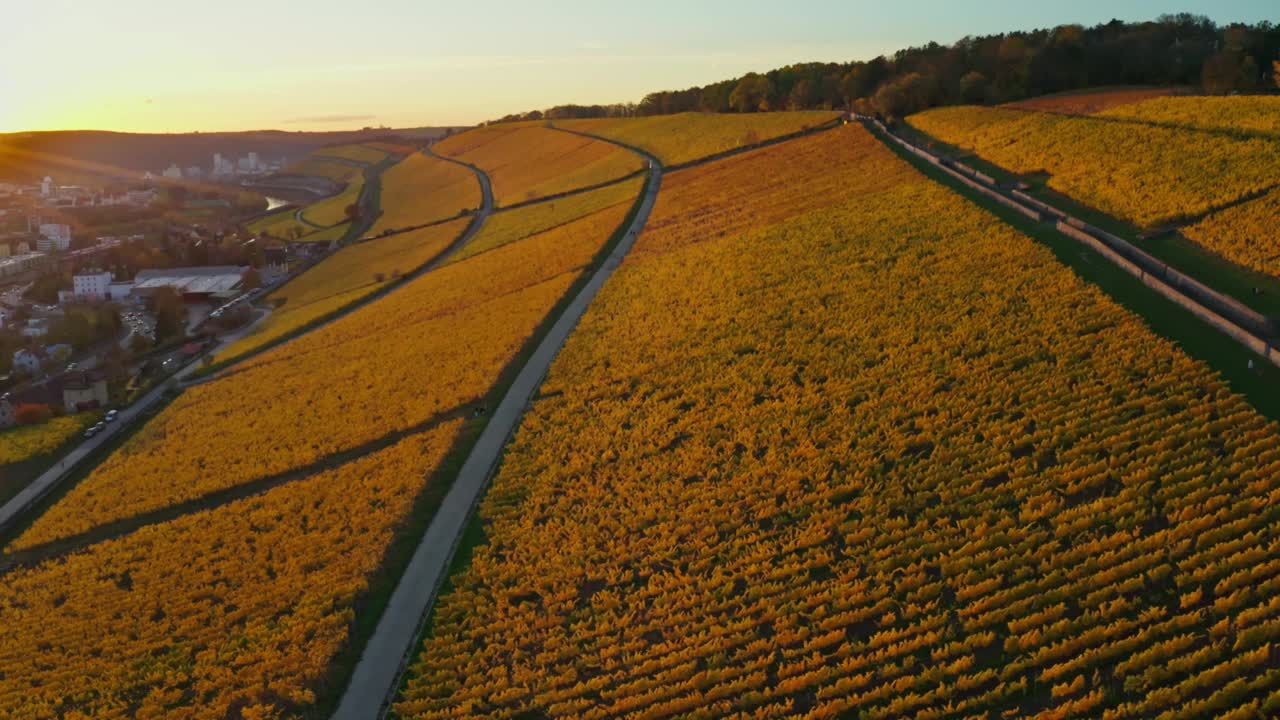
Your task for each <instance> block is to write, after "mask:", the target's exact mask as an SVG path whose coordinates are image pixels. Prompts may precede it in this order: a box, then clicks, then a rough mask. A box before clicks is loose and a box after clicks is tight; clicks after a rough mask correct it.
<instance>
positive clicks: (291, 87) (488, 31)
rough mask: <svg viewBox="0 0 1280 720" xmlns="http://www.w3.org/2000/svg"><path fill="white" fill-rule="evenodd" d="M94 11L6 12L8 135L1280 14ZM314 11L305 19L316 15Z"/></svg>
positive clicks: (314, 112)
mask: <svg viewBox="0 0 1280 720" xmlns="http://www.w3.org/2000/svg"><path fill="white" fill-rule="evenodd" d="M1044 5H1047V4H1045V3H1028V2H1025V0H1022V1H1017V2H1015V1H1013V0H987V1H984V2H977V1H968V2H957V1H955V0H953V1H951V2H948V1H947V0H917V1H916V2H912V3H884V2H871V1H868V0H843V1H842V0H791V1H790V2H786V3H782V2H778V0H768V2H766V1H764V0H648V1H647V2H644V3H636V2H621V1H618V0H543V1H542V2H537V3H534V2H527V1H525V2H514V1H509V0H489V1H488V2H453V1H451V2H438V1H436V0H431V1H429V2H421V1H419V2H414V1H412V0H370V1H368V2H364V3H352V2H350V0H342V1H340V2H339V1H337V0H311V1H310V2H291V3H290V2H279V1H278V0H219V1H218V2H204V3H199V4H195V3H184V2H174V0H167V1H161V0H117V1H116V2H111V3H98V2H86V1H85V0H43V1H42V2H25V3H21V4H17V5H16V7H12V8H8V9H6V11H5V12H4V14H3V15H0V132H16V131H24V130H48V129H89V128H92V129H104V130H127V131H144V132H185V131H190V130H205V131H213V130H249V129H267V128H275V129H282V130H331V129H348V128H358V127H361V126H364V125H390V126H396V127H409V126H422V125H467V124H472V123H475V122H479V121H482V120H485V119H489V118H493V117H497V116H500V115H503V114H506V113H509V112H516V111H522V110H529V109H534V108H543V107H548V106H551V105H556V104H561V103H568V102H578V103H584V104H590V103H608V102H621V101H637V100H639V99H640V98H641V97H643V95H644V94H645V93H646V92H650V91H654V90H664V89H679V88H684V87H689V86H691V85H701V84H705V83H708V82H713V81H716V80H722V79H725V78H730V77H734V76H737V75H741V74H742V73H745V72H749V71H764V70H769V69H772V68H775V67H779V66H782V65H786V64H790V63H795V62H806V61H841V62H843V61H849V60H855V59H868V58H871V57H875V56H876V55H879V54H881V53H886V52H892V51H894V50H896V49H898V48H900V47H904V46H908V45H918V44H922V43H925V42H928V41H930V40H936V41H938V42H943V43H950V42H953V41H955V40H957V39H959V38H961V37H963V36H965V35H977V34H986V33H994V32H1003V31H1007V30H1018V29H1024V30H1025V29H1031V28H1036V27H1051V26H1054V25H1059V24H1063V23H1071V22H1078V23H1083V24H1095V23H1099V22H1106V21H1107V20H1110V19H1112V18H1119V19H1122V20H1145V19H1152V18H1155V17H1156V16H1157V15H1160V14H1161V13H1164V12H1175V11H1188V12H1197V13H1203V14H1206V15H1208V16H1210V17H1211V18H1213V19H1214V20H1216V21H1218V22H1220V23H1224V22H1234V21H1243V22H1257V21H1260V20H1264V19H1272V20H1273V21H1274V20H1280V11H1277V10H1276V9H1275V7H1274V0H1218V1H1216V2H1205V1H1202V0H1192V1H1187V0H1184V1H1183V2H1182V3H1181V5H1182V6H1181V7H1170V6H1169V5H1167V4H1166V3H1165V2H1156V1H1154V0H1151V1H1148V0H1131V1H1129V2H1114V0H1113V1H1111V2H1103V1H1102V0H1076V1H1075V2H1072V3H1069V4H1067V3H1053V4H1052V5H1053V6H1052V7H1045V6H1044ZM303 9H305V12H304V11H303Z"/></svg>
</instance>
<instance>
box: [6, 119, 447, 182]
mask: <svg viewBox="0 0 1280 720" xmlns="http://www.w3.org/2000/svg"><path fill="white" fill-rule="evenodd" d="M450 130H453V128H411V129H403V130H393V129H383V128H378V129H370V130H359V131H351V132H284V131H278V130H265V131H255V132H230V133H218V132H213V133H175V134H145V133H116V132H103V131H97V130H59V131H53V132H26V133H11V134H0V182H3V181H11V182H33V181H36V180H39V179H40V178H41V177H44V176H45V175H54V176H59V175H62V176H68V175H69V176H71V177H77V176H85V175H115V174H121V175H125V176H131V175H140V174H142V173H143V172H145V171H148V170H150V171H151V172H153V173H158V172H159V171H160V170H163V169H164V168H166V167H168V166H169V164H170V163H177V164H178V166H179V167H182V168H186V167H188V166H191V165H199V166H200V167H205V168H207V167H208V166H209V165H210V163H211V162H212V158H213V155H214V153H221V154H223V155H224V156H232V157H241V156H244V155H247V154H249V153H250V152H256V153H257V154H258V155H259V156H260V157H262V158H264V159H271V160H276V159H279V158H288V159H291V160H296V159H300V158H302V157H303V156H305V155H307V154H308V153H310V152H312V151H313V150H317V149H319V148H321V147H324V146H328V145H343V144H350V143H363V142H369V141H376V140H384V139H395V138H404V139H410V140H419V139H431V138H436V137H440V136H441V135H443V134H445V133H446V132H447V131H450Z"/></svg>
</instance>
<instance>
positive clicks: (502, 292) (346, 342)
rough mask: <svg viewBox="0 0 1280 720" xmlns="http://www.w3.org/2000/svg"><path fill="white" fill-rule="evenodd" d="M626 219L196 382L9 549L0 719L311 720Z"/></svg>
mask: <svg viewBox="0 0 1280 720" xmlns="http://www.w3.org/2000/svg"><path fill="white" fill-rule="evenodd" d="M562 207H564V208H566V209H567V208H569V207H574V206H571V205H564V206H562ZM579 209H580V208H579ZM629 210H630V205H629V204H627V203H625V202H624V203H615V204H613V205H609V206H607V207H604V208H602V209H594V210H587V211H584V214H582V215H581V216H579V217H577V218H571V217H562V218H561V219H562V220H563V221H562V222H558V223H552V224H550V225H549V226H545V227H544V226H542V225H541V224H536V223H535V224H530V225H528V226H527V227H537V228H538V231H536V232H533V234H529V235H526V236H525V237H523V238H521V239H515V240H511V241H509V242H506V243H504V244H501V245H499V246H495V247H493V248H491V249H488V250H487V251H485V252H483V253H480V254H478V255H476V256H474V257H471V258H469V259H466V260H464V261H461V262H457V263H454V264H451V265H449V266H446V267H441V268H438V269H435V270H432V271H431V272H428V273H426V274H424V275H422V276H420V277H418V278H416V279H415V280H413V281H411V282H409V283H407V284H405V285H404V286H402V287H400V288H398V289H397V290H395V291H394V292H391V293H389V294H387V295H386V296H385V297H382V298H380V299H378V300H377V301H374V302H372V303H369V304H368V305H365V306H363V307H362V308H360V309H359V310H357V311H355V312H353V313H351V314H349V315H346V316H344V317H343V318H342V319H339V320H337V321H334V322H333V323H331V324H329V325H326V326H324V327H323V328H321V329H319V330H316V331H313V332H311V333H309V334H307V335H304V336H302V337H300V338H298V339H297V340H294V341H293V342H291V343H289V344H288V345H284V346H281V347H279V348H276V349H274V350H272V351H269V352H266V353H263V354H261V355H259V356H257V357H255V358H254V359H252V360H249V361H246V362H245V363H244V364H243V365H242V366H237V368H236V369H235V370H234V371H233V372H231V373H230V374H229V375H228V376H226V377H223V378H220V379H217V380H214V381H213V382H210V383H208V384H205V385H199V386H195V387H192V388H189V389H188V390H187V391H186V392H185V393H184V394H183V395H182V396H180V397H179V399H178V400H177V401H176V402H174V403H173V404H172V405H170V406H169V407H168V408H167V409H166V410H165V411H164V412H162V413H161V414H160V415H159V416H158V417H157V418H155V419H154V420H152V421H151V422H150V423H148V425H147V426H145V427H144V428H143V429H142V430H141V432H140V433H139V434H138V435H136V436H135V437H134V438H132V439H131V440H130V441H129V442H128V443H126V445H125V446H124V447H123V448H122V449H121V450H120V451H119V452H117V454H115V455H113V456H112V457H111V458H109V459H108V460H107V461H106V462H105V463H104V464H103V465H101V466H100V467H99V468H97V469H96V470H95V471H94V472H93V473H92V474H91V475H90V476H89V477H88V478H86V479H85V480H84V481H83V482H81V483H80V484H79V485H78V486H76V487H75V488H74V489H72V490H71V491H70V492H69V493H68V494H67V495H66V497H64V498H62V499H61V500H60V501H58V502H57V503H56V504H54V505H53V506H52V508H51V509H50V510H49V511H48V513H47V514H46V515H44V516H43V517H41V518H40V519H38V520H37V521H36V522H35V524H34V525H33V526H32V527H31V528H30V530H29V531H28V532H27V533H25V534H24V535H23V536H21V537H19V538H18V539H17V540H16V541H15V542H14V543H12V545H11V547H10V548H8V550H9V551H13V550H14V549H15V548H25V549H26V550H27V553H26V554H25V555H23V560H24V562H25V563H26V565H27V566H24V567H20V568H17V569H9V571H8V572H7V573H5V574H0V626H3V628H5V629H0V663H3V667H4V668H5V671H4V672H2V673H0V715H11V716H13V717H23V718H54V717H57V718H63V717H103V718H134V717H191V718H212V719H218V718H228V717H236V718H284V717H300V716H302V717H306V716H316V715H320V714H322V713H323V710H322V709H321V706H322V705H323V703H324V702H325V699H326V698H329V697H331V696H332V693H333V691H334V689H335V688H339V687H341V686H342V684H343V682H344V678H343V677H342V675H341V673H342V672H343V667H344V665H343V664H342V662H341V661H342V658H344V657H348V656H349V653H351V651H352V650H353V648H352V646H351V644H352V643H353V642H359V641H360V635H359V629H360V628H361V627H362V626H363V624H362V623H356V622H354V618H355V617H356V615H357V613H363V615H362V616H361V617H376V615H369V614H368V613H376V612H377V611H378V610H379V606H377V602H379V601H378V599H377V593H376V591H375V590H374V588H376V587H380V586H382V585H384V584H386V583H388V582H389V581H390V580H393V579H394V578H393V577H391V576H390V573H392V572H395V571H396V569H397V567H398V566H397V565H396V564H395V563H396V561H395V560H394V559H391V558H393V557H394V555H395V553H394V552H392V551H391V550H389V548H390V547H391V545H392V544H393V543H396V542H398V540H397V538H398V539H399V541H407V542H408V543H409V544H412V543H414V542H416V538H415V536H413V535H412V534H411V533H413V532H415V531H414V530H413V528H417V530H416V532H418V533H420V532H421V528H422V527H423V525H424V523H425V521H426V520H428V519H429V514H430V511H431V508H432V507H434V506H433V505H432V503H433V502H438V499H439V496H440V495H441V494H442V493H443V490H444V488H443V487H442V486H441V483H446V484H447V483H448V482H449V481H450V479H451V477H452V475H451V473H452V472H454V471H455V470H456V468H454V467H453V466H452V465H449V464H448V463H447V461H446V457H447V452H448V451H449V449H450V447H451V446H452V445H454V444H455V443H459V442H462V439H461V438H464V437H466V433H468V432H474V429H475V425H476V421H468V420H466V419H467V418H473V417H476V416H477V414H478V413H477V409H478V408H477V403H479V402H481V401H482V399H483V398H485V397H486V396H487V395H488V394H489V393H490V392H491V391H492V390H493V388H494V387H495V385H497V384H498V383H499V382H500V378H501V377H502V373H503V370H504V369H505V368H507V366H508V365H509V364H511V363H512V362H513V359H514V358H516V356H517V353H519V352H520V350H521V349H522V348H523V347H524V345H525V343H526V341H527V340H528V339H529V338H530V337H531V336H532V335H533V334H534V333H535V331H536V329H537V328H538V327H539V326H540V325H541V324H542V323H543V322H544V321H545V320H546V318H547V315H548V312H549V311H550V310H551V309H552V308H553V307H554V306H556V304H557V303H558V302H559V301H560V300H561V299H562V298H563V296H564V294H565V292H566V291H567V290H568V289H569V288H570V287H572V286H573V284H574V283H575V282H576V281H577V280H578V279H579V278H580V276H581V274H582V272H583V270H584V268H586V267H588V266H589V265H590V264H591V263H592V262H593V261H594V260H595V258H596V257H597V255H598V252H599V251H600V249H601V247H602V246H603V245H604V244H605V242H606V241H607V240H608V239H609V237H610V236H611V235H613V234H614V233H615V232H616V231H617V230H618V228H619V226H620V224H621V222H622V220H623V219H624V217H625V216H626V215H627V213H628V211H629ZM441 227H443V226H441ZM395 237H396V238H399V237H402V236H395ZM388 240H390V239H385V240H375V241H371V242H372V243H381V242H387V241H388ZM369 244H370V243H363V244H361V245H358V246H354V247H353V248H351V249H352V250H353V251H354V250H356V248H360V247H363V246H364V245H369ZM340 281H341V279H340V278H333V279H332V282H340ZM316 283H317V285H316V287H315V288H314V290H315V291H316V292H321V291H323V289H324V288H325V287H327V286H328V285H329V284H330V283H328V282H320V281H319V280H316ZM299 297H300V296H299ZM433 498H434V499H433ZM415 508H416V509H415ZM411 517H412V520H411ZM139 518H141V519H142V521H141V522H140V523H139ZM86 531H87V532H89V534H88V535H77V534H78V533H85V532H86ZM103 533H106V534H105V535H103ZM51 540H62V541H63V542H62V543H61V544H59V545H56V546H50V545H41V543H45V542H48V541H51ZM6 559H7V558H0V567H4V562H3V561H4V560H6ZM387 563H390V565H388V564H387ZM37 619H38V622H39V625H40V630H39V632H35V633H33V632H31V628H32V623H34V622H36V621H37Z"/></svg>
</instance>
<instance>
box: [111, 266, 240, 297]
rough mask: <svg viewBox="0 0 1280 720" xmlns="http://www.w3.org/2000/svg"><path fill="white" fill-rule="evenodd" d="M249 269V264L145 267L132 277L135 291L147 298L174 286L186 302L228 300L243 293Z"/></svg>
mask: <svg viewBox="0 0 1280 720" xmlns="http://www.w3.org/2000/svg"><path fill="white" fill-rule="evenodd" d="M248 271H249V267H247V266H238V265H211V266H206V267H187V268H165V269H161V270H143V271H141V272H139V273H138V275H137V277H135V278H134V279H133V283H134V287H133V294H134V296H136V297H142V298H146V297H150V296H151V295H153V294H155V291H156V290H158V289H160V288H162V287H171V288H173V289H174V290H177V291H178V292H179V293H181V294H182V297H183V299H184V300H186V301H187V302H208V301H211V300H213V301H217V300H227V299H230V298H232V297H235V296H236V295H238V294H239V293H240V286H241V284H242V283H243V282H244V275H245V273H247V272H248Z"/></svg>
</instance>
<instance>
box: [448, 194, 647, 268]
mask: <svg viewBox="0 0 1280 720" xmlns="http://www.w3.org/2000/svg"><path fill="white" fill-rule="evenodd" d="M643 184H644V180H642V179H639V178H637V179H635V180H626V181H623V182H619V183H615V184H613V185H608V186H606V187H602V188H600V189H598V190H590V191H588V192H584V193H578V194H576V195H569V196H568V197H563V198H558V199H555V200H548V201H546V202H540V203H534V204H532V205H525V206H522V207H519V208H515V209H513V210H505V211H503V212H499V213H495V214H493V215H491V216H489V219H488V220H486V221H485V224H484V227H483V228H481V230H480V233H479V234H477V235H476V237H474V238H472V239H471V241H470V242H468V243H467V245H466V247H464V248H462V249H461V250H459V251H458V252H457V253H456V254H455V255H453V256H452V257H450V258H449V262H459V261H462V260H465V259H467V258H469V257H471V256H473V255H479V254H480V253H482V252H486V251H489V250H492V249H494V248H497V247H501V246H503V245H506V244H508V243H511V242H514V241H516V240H521V239H523V238H526V237H529V236H530V235H537V234H538V233H542V232H546V231H548V230H552V229H554V228H557V227H560V226H561V225H564V224H566V223H569V222H572V221H574V220H576V219H578V218H581V217H584V216H586V215H592V214H595V213H599V212H600V211H601V210H605V209H607V208H611V207H614V206H616V205H619V204H621V203H627V204H630V203H631V202H633V201H634V200H635V198H636V195H637V194H639V192H640V186H641V185H643Z"/></svg>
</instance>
